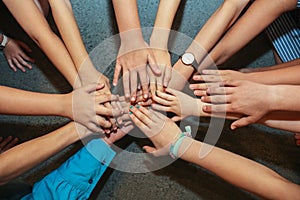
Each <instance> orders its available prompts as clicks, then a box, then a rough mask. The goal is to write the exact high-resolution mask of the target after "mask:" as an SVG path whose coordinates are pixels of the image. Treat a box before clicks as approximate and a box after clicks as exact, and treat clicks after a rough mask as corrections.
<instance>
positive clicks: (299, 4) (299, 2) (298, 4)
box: [297, 0, 300, 8]
mask: <svg viewBox="0 0 300 200" xmlns="http://www.w3.org/2000/svg"><path fill="white" fill-rule="evenodd" d="M297 8H300V0H298V2H297Z"/></svg>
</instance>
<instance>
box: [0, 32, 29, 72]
mask: <svg viewBox="0 0 300 200" xmlns="http://www.w3.org/2000/svg"><path fill="white" fill-rule="evenodd" d="M23 49H24V50H25V51H27V52H31V49H30V48H29V47H28V46H27V45H26V44H25V43H23V42H21V41H17V40H14V39H11V38H9V39H8V42H7V45H6V46H5V48H4V49H3V52H4V55H5V57H6V60H7V62H8V64H9V66H10V68H11V69H12V70H13V71H15V72H16V71H17V69H20V70H21V71H22V72H26V69H25V68H28V69H32V66H31V65H30V64H29V63H28V62H31V63H34V59H33V58H31V57H29V56H28V55H27V54H26V53H25V52H24V50H23Z"/></svg>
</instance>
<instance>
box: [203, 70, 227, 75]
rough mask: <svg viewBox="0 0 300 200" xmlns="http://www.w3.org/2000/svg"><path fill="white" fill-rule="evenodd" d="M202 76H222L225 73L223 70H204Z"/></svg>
mask: <svg viewBox="0 0 300 200" xmlns="http://www.w3.org/2000/svg"><path fill="white" fill-rule="evenodd" d="M202 74H206V75H222V74H223V71H222V70H210V69H204V70H202Z"/></svg>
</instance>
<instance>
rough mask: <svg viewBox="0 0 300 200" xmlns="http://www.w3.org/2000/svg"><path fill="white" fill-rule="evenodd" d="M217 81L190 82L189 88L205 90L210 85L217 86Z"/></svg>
mask: <svg viewBox="0 0 300 200" xmlns="http://www.w3.org/2000/svg"><path fill="white" fill-rule="evenodd" d="M219 85H220V84H219V83H197V84H190V86H189V87H190V89H191V90H207V89H208V88H211V87H219Z"/></svg>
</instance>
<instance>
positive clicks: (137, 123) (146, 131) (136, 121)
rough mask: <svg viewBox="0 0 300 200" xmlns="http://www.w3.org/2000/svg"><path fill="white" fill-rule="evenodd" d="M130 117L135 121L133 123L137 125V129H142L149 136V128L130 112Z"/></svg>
mask: <svg viewBox="0 0 300 200" xmlns="http://www.w3.org/2000/svg"><path fill="white" fill-rule="evenodd" d="M129 117H130V118H131V120H132V121H133V123H135V125H136V126H137V127H139V129H141V130H142V131H143V132H144V133H145V134H146V135H149V132H148V131H149V130H150V129H149V128H148V126H147V125H146V124H145V123H144V122H143V121H141V120H140V119H139V118H138V117H137V116H136V115H135V114H134V113H133V112H130V114H129Z"/></svg>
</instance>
